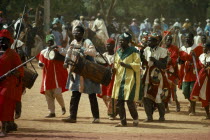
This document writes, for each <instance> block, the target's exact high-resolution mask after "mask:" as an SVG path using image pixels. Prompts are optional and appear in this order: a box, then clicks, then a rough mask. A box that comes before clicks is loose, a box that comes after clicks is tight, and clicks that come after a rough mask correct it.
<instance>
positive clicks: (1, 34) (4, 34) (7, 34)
mask: <svg viewBox="0 0 210 140" xmlns="http://www.w3.org/2000/svg"><path fill="white" fill-rule="evenodd" d="M0 37H6V38H8V39H9V40H10V43H11V44H12V43H13V42H14V39H13V38H12V36H11V34H10V32H9V31H8V30H7V29H3V30H1V31H0Z"/></svg>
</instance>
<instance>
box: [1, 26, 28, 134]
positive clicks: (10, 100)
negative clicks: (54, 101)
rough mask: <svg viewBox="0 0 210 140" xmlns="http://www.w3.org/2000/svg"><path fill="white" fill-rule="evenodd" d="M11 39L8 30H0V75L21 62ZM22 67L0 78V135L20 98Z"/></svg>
mask: <svg viewBox="0 0 210 140" xmlns="http://www.w3.org/2000/svg"><path fill="white" fill-rule="evenodd" d="M12 43H13V39H12V37H11V34H10V32H9V31H8V30H1V31H0V76H2V75H4V74H5V73H7V72H8V71H10V70H12V69H13V68H15V67H17V66H18V65H20V64H21V60H20V57H19V55H18V54H17V53H16V52H15V51H14V50H12V49H10V46H11V44H12ZM23 74H24V71H23V67H21V68H19V69H17V70H16V71H15V72H13V73H12V74H10V75H8V76H7V77H6V78H2V79H0V121H1V123H2V124H3V125H2V130H1V131H0V137H1V136H5V135H6V131H7V130H6V128H7V127H6V124H7V123H6V122H7V121H14V110H15V104H16V102H17V101H20V100H21V93H22V92H21V91H22V77H23Z"/></svg>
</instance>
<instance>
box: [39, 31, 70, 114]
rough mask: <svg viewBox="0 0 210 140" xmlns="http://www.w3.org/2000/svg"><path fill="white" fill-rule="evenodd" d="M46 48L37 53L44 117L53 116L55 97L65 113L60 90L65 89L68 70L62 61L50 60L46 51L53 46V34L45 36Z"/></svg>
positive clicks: (63, 90)
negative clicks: (47, 113)
mask: <svg viewBox="0 0 210 140" xmlns="http://www.w3.org/2000/svg"><path fill="white" fill-rule="evenodd" d="M46 43H47V48H46V49H44V50H42V51H41V53H40V54H39V55H38V59H39V67H41V68H42V69H43V74H42V84H41V90H40V93H42V94H44V95H45V97H46V100H47V104H48V109H49V112H50V113H49V115H48V116H46V118H52V117H55V98H56V100H57V101H58V103H59V104H60V106H61V109H62V114H63V115H64V114H65V113H66V109H65V104H64V100H63V96H62V92H65V91H67V89H65V86H66V81H67V77H68V72H67V70H66V69H64V68H63V61H58V60H50V59H49V56H48V52H49V50H50V49H52V47H53V46H54V36H53V35H52V34H50V35H47V36H46Z"/></svg>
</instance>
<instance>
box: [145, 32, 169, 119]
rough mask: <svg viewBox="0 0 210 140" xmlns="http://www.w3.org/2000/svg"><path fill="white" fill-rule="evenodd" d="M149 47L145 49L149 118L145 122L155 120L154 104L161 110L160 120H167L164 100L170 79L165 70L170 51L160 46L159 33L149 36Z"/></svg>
mask: <svg viewBox="0 0 210 140" xmlns="http://www.w3.org/2000/svg"><path fill="white" fill-rule="evenodd" d="M147 43H148V47H146V48H145V49H144V53H143V55H144V62H143V63H144V64H145V65H146V72H145V74H144V77H143V79H142V81H143V83H142V84H143V89H144V99H143V102H144V108H145V112H146V115H147V119H145V120H144V122H152V121H153V112H154V106H157V108H158V111H159V115H160V117H159V121H161V122H162V121H165V106H164V101H165V100H167V98H168V95H169V87H168V81H167V79H166V77H165V73H164V70H165V69H166V65H167V60H168V51H167V49H165V48H161V47H158V45H159V41H158V36H157V35H155V34H154V35H153V34H152V35H151V36H149V37H148V41H147Z"/></svg>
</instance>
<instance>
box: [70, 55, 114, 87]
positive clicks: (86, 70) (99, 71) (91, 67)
mask: <svg viewBox="0 0 210 140" xmlns="http://www.w3.org/2000/svg"><path fill="white" fill-rule="evenodd" d="M70 65H72V66H71V71H72V72H75V73H76V74H79V75H80V76H83V77H84V78H87V79H90V80H92V81H94V82H96V83H100V84H102V85H105V86H107V85H109V83H110V81H111V77H112V72H111V69H110V68H107V67H104V66H102V65H99V64H97V63H94V62H92V61H89V60H87V59H85V58H84V57H81V56H80V55H79V54H78V55H77V56H76V59H75V61H74V62H71V63H70Z"/></svg>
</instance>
